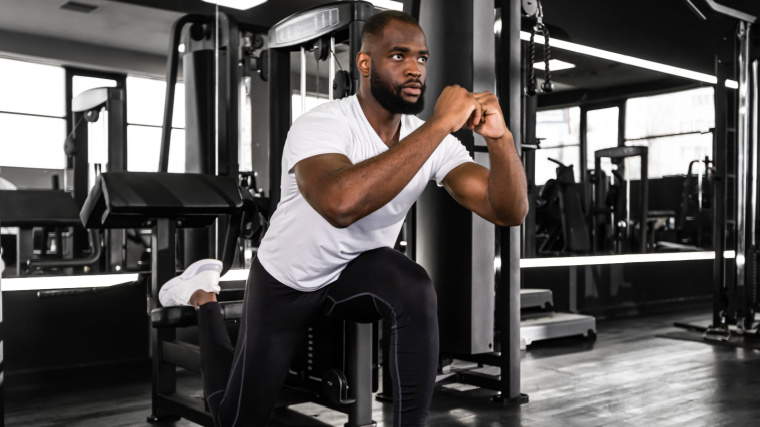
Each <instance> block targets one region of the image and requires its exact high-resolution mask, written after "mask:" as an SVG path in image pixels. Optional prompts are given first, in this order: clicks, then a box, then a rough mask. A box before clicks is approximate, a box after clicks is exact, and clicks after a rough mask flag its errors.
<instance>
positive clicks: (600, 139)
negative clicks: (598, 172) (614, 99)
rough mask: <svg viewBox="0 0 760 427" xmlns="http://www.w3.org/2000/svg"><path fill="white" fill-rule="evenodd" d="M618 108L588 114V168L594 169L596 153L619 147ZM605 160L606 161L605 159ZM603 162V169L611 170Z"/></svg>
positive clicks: (593, 111) (592, 111)
mask: <svg viewBox="0 0 760 427" xmlns="http://www.w3.org/2000/svg"><path fill="white" fill-rule="evenodd" d="M619 114H620V109H619V108H618V107H612V108H604V109H600V110H591V111H588V112H587V113H586V129H587V130H586V144H587V145H586V167H587V168H588V169H589V170H591V169H594V152H595V151H597V150H601V149H604V148H611V147H617V145H618V115H619ZM603 160H604V159H603ZM607 160H609V159H607ZM605 163H608V162H604V161H603V162H602V169H604V170H605V171H606V172H607V173H609V172H610V170H609V169H608V168H607V167H605Z"/></svg>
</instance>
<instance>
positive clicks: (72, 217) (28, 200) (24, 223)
mask: <svg viewBox="0 0 760 427" xmlns="http://www.w3.org/2000/svg"><path fill="white" fill-rule="evenodd" d="M0 222H2V225H3V227H72V226H78V225H81V222H80V220H79V208H77V205H76V202H75V201H74V198H73V197H71V194H69V193H65V192H63V191H59V190H0Z"/></svg>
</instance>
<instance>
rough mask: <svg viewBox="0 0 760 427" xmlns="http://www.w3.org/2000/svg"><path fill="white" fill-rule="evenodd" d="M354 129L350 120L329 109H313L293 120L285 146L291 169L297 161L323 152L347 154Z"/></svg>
mask: <svg viewBox="0 0 760 427" xmlns="http://www.w3.org/2000/svg"><path fill="white" fill-rule="evenodd" d="M350 137H351V129H350V127H349V125H348V124H347V123H346V121H345V120H344V119H343V118H341V117H339V116H337V115H336V114H333V113H331V112H329V111H324V110H318V111H314V110H312V111H310V112H308V113H306V114H304V115H302V116H301V117H299V118H298V119H296V121H295V122H294V123H293V125H292V126H291V127H290V131H289V132H288V138H287V140H286V141H285V147H284V149H283V161H284V163H285V165H286V166H287V170H288V171H289V172H290V171H292V170H293V167H294V166H295V165H296V163H298V162H300V161H301V160H303V159H306V158H309V157H313V156H316V155H319V154H328V153H337V154H343V155H346V156H347V155H348V154H347V147H348V144H349V141H350V139H351V138H350Z"/></svg>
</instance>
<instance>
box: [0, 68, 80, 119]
mask: <svg viewBox="0 0 760 427" xmlns="http://www.w3.org/2000/svg"><path fill="white" fill-rule="evenodd" d="M65 98H66V73H65V71H64V70H63V68H61V67H54V66H50V65H42V64H35V63H31V62H23V61H14V60H12V59H3V58H0V111H9V112H15V113H28V114H39V115H43V116H56V117H64V116H65V115H66V103H65Z"/></svg>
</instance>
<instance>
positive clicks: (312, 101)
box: [290, 93, 329, 123]
mask: <svg viewBox="0 0 760 427" xmlns="http://www.w3.org/2000/svg"><path fill="white" fill-rule="evenodd" d="M327 101H329V99H327V96H326V95H323V96H320V97H316V96H313V95H308V94H307V95H306V109H305V110H302V105H301V94H300V93H294V94H293V95H291V97H290V108H291V113H290V114H291V116H290V117H291V120H292V121H291V123H293V122H294V121H296V119H297V118H298V116H300V115H301V114H303V113H304V112H306V111H309V110H311V109H312V108H314V107H316V106H317V105H319V104H324V103H325V102H327Z"/></svg>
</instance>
